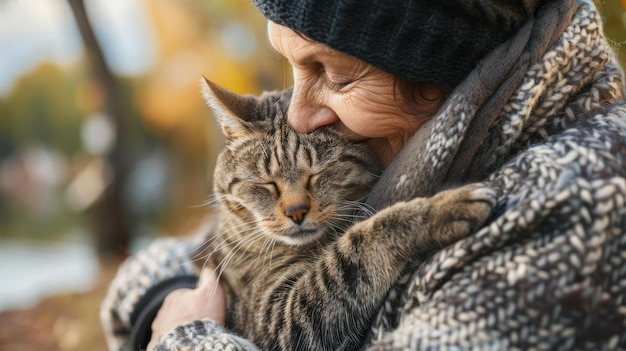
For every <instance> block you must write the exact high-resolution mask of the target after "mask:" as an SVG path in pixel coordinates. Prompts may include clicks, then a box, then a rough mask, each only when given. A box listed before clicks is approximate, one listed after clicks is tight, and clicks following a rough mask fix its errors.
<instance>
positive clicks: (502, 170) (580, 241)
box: [102, 0, 626, 350]
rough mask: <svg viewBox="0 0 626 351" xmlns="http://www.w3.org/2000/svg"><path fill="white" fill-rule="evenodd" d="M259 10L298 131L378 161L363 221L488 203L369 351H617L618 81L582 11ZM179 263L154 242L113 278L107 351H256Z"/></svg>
mask: <svg viewBox="0 0 626 351" xmlns="http://www.w3.org/2000/svg"><path fill="white" fill-rule="evenodd" d="M255 5H256V6H257V7H258V8H259V10H260V11H261V12H262V13H263V15H264V16H266V17H267V19H268V20H269V22H268V33H269V39H270V43H271V44H272V46H273V47H274V48H275V49H276V50H277V51H278V52H280V53H281V54H282V55H284V56H285V57H286V58H287V59H288V60H289V62H290V63H291V64H292V66H293V74H294V82H295V86H294V94H293V98H292V101H291V105H290V107H289V111H288V116H289V122H290V123H291V124H292V126H293V127H294V128H295V129H296V130H297V131H299V132H307V131H311V130H313V129H315V128H318V127H320V126H324V125H332V126H334V127H335V128H336V129H337V130H339V131H341V132H343V133H344V134H345V135H346V136H347V137H348V138H350V139H351V140H354V141H359V142H365V143H367V144H368V145H369V146H370V147H371V149H372V150H373V151H374V152H376V154H377V155H378V156H379V158H380V159H381V160H382V162H383V163H384V165H385V167H386V169H385V172H384V174H383V176H382V178H381V179H380V181H379V182H378V184H377V185H376V187H375V188H374V189H373V191H372V193H371V194H370V196H369V198H368V202H369V204H370V205H371V206H373V207H374V208H377V209H381V208H384V207H386V206H388V205H390V204H393V203H394V202H397V201H401V200H407V199H411V198H414V197H417V196H430V195H432V194H433V193H435V192H437V190H438V189H442V188H448V187H452V186H455V185H458V184H461V183H468V182H474V181H482V182H486V183H487V184H489V185H490V186H492V187H493V188H494V189H496V190H497V191H498V193H499V201H498V207H497V209H496V214H495V216H494V218H493V219H492V220H491V222H490V223H489V224H488V225H487V227H485V228H483V229H482V230H480V231H479V232H478V233H476V234H474V235H471V236H470V237H468V238H466V239H463V240H462V241H460V242H458V243H457V244H455V245H452V246H450V247H448V248H445V249H443V250H442V251H440V252H438V253H436V254H435V255H434V257H433V258H432V259H431V260H430V261H428V262H427V263H426V264H424V265H423V266H421V267H420V269H419V271H417V272H410V274H408V275H407V276H406V277H404V278H403V279H401V280H400V281H399V282H398V283H397V284H396V286H394V287H393V289H392V291H390V293H389V295H388V298H387V301H385V303H384V304H383V307H382V308H381V310H380V312H379V314H378V317H377V319H376V320H375V321H374V324H373V325H372V333H371V334H370V335H369V336H368V338H367V339H366V340H363V341H362V343H363V347H365V348H372V349H430V348H448V347H455V348H457V349H458V348H460V349H465V348H468V349H469V348H479V349H483V348H484V349H530V348H536V349H557V348H558V349H570V348H572V349H594V350H595V349H617V348H624V347H626V270H624V268H623V267H624V264H625V263H626V262H625V260H626V206H625V201H626V107H625V106H624V104H623V98H624V86H623V73H622V70H621V68H620V67H619V66H618V64H617V63H616V60H615V55H614V53H613V52H612V50H611V48H610V46H609V44H608V43H607V41H606V39H605V38H604V36H603V33H602V22H601V19H600V15H599V13H598V12H597V10H596V9H595V7H594V6H593V4H592V3H590V2H586V1H575V0H543V1H542V0H512V1H496V0H493V1H473V0H450V1H420V0H404V1H402V0H392V1H376V0H359V1H357V0H333V1H331V0H301V1H297V2H292V1H286V0H255ZM189 245H190V244H189V243H183V242H177V241H173V240H168V241H158V242H155V243H154V244H153V245H151V246H150V247H149V248H148V249H147V250H146V251H144V252H141V253H139V254H138V255H136V256H135V257H131V258H130V259H129V260H128V261H127V262H126V263H125V264H124V265H123V266H122V267H121V268H120V270H119V273H118V275H117V277H116V278H115V280H114V281H113V282H112V283H111V287H110V291H109V294H108V296H107V299H106V300H105V302H104V303H103V308H102V317H103V323H104V326H105V332H106V334H107V339H108V341H109V347H110V348H111V349H117V348H119V347H120V346H121V345H123V344H126V345H133V346H137V345H140V346H143V345H146V343H147V342H148V339H149V338H150V328H151V329H152V341H151V344H150V347H155V349H157V350H169V349H179V348H185V349H198V350H200V349H202V350H208V349H213V348H217V347H224V348H226V347H234V348H235V349H244V348H245V349H254V348H255V347H254V345H252V344H251V343H249V342H247V341H246V340H243V339H241V338H239V337H238V336H236V335H233V334H231V333H229V331H228V330H226V329H224V328H223V327H221V326H220V322H223V320H224V314H225V311H224V301H223V296H222V295H221V291H220V290H218V291H217V294H215V295H211V293H212V291H211V293H210V292H209V290H210V289H208V288H206V287H207V286H213V283H214V282H215V278H213V277H211V276H207V277H203V280H202V283H201V284H200V286H199V287H198V288H196V289H193V287H195V284H196V278H195V277H194V276H193V273H192V270H191V266H190V264H189V262H188V261H189V259H188V258H187V257H186V256H185V255H186V253H187V252H189V249H188V247H189ZM185 287H187V288H189V289H179V288H185ZM166 296H167V298H165V297H166ZM164 299H165V302H164V303H163V300H164ZM162 303H163V304H162ZM161 304H162V307H161ZM157 312H158V313H157ZM157 314H158V316H157V318H156V319H154V317H155V316H156V315H157ZM153 320H154V322H153Z"/></svg>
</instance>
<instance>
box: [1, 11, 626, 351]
mask: <svg viewBox="0 0 626 351" xmlns="http://www.w3.org/2000/svg"><path fill="white" fill-rule="evenodd" d="M599 6H600V8H601V10H602V12H603V14H604V15H605V25H606V27H605V31H606V33H607V36H608V37H609V38H610V39H611V40H612V42H613V43H614V46H615V48H616V50H618V52H619V53H620V59H621V60H622V62H626V60H625V58H626V55H625V54H624V53H625V52H626V51H624V50H623V49H622V48H621V44H622V43H623V42H626V30H625V28H626V12H625V6H626V0H624V1H619V0H608V1H600V2H599ZM202 75H204V76H206V77H207V78H209V79H211V80H213V81H214V82H217V83H218V84H221V85H223V86H225V87H227V88H229V89H231V90H234V91H237V92H240V93H247V92H249V93H254V94H258V93H260V92H261V91H262V90H267V89H282V88H284V87H286V86H289V85H290V84H291V75H290V68H289V66H288V64H287V63H286V62H284V60H282V59H281V58H279V57H278V56H277V55H275V54H274V52H273V51H272V50H271V48H270V47H269V45H268V43H267V40H266V33H265V20H264V19H263V18H262V16H261V15H260V14H259V13H258V11H257V10H256V8H255V7H254V6H253V5H252V4H251V0H229V1H223V0H0V324H1V325H2V326H3V327H2V328H0V349H2V350H39V349H45V350H105V349H106V348H105V345H104V341H103V338H102V334H101V331H100V326H99V324H98V307H99V303H100V301H101V299H102V296H103V295H104V291H105V289H106V284H107V282H108V281H109V280H110V279H111V277H112V275H113V274H114V271H115V268H116V267H117V266H118V264H119V263H120V262H121V260H123V259H124V258H125V257H126V256H127V255H129V254H130V253H132V252H134V251H136V250H138V249H140V248H141V247H142V246H143V245H145V243H146V242H149V241H150V240H151V239H153V238H155V237H159V236H165V235H174V236H175V235H185V234H187V233H189V232H190V231H192V230H193V229H194V228H195V227H196V226H197V225H198V224H199V223H200V221H201V220H202V218H203V216H205V215H206V214H207V211H210V209H209V208H208V207H207V206H206V204H207V201H208V200H209V198H210V193H211V186H210V184H211V172H212V171H211V168H212V164H213V160H214V158H215V156H216V154H217V153H218V152H219V150H220V149H221V147H222V143H223V139H222V137H221V134H220V133H219V131H218V129H217V128H216V125H215V123H214V121H213V120H212V117H211V114H210V112H209V109H208V108H207V107H206V106H205V105H204V102H203V101H202V99H201V95H200V92H199V81H200V77H201V76H202Z"/></svg>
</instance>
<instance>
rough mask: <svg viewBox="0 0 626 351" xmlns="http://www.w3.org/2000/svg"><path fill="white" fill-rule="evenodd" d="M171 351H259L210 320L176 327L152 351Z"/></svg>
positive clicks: (248, 342)
mask: <svg viewBox="0 0 626 351" xmlns="http://www.w3.org/2000/svg"><path fill="white" fill-rule="evenodd" d="M172 350H189V351H201V350H207V351H208V350H230V351H235V350H242V351H256V350H259V348H258V347H256V346H255V345H254V344H252V343H251V342H250V341H248V340H246V339H244V338H242V337H240V336H237V335H235V334H234V333H232V332H230V331H228V330H227V329H226V328H224V327H223V326H221V325H219V324H217V323H216V322H215V321H213V320H211V319H202V320H196V321H193V322H189V323H186V324H183V325H180V326H178V327H176V329H174V330H172V331H171V332H169V333H167V334H165V335H163V336H162V337H161V339H160V340H159V343H158V344H157V345H156V346H155V348H154V351H172Z"/></svg>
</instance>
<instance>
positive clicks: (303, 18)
mask: <svg viewBox="0 0 626 351" xmlns="http://www.w3.org/2000/svg"><path fill="white" fill-rule="evenodd" d="M541 1H542V0H253V2H254V4H255V5H256V6H257V7H258V8H259V10H260V11H261V13H262V14H263V15H264V16H265V17H266V18H267V19H268V20H271V21H273V22H276V23H279V24H282V25H285V26H287V27H290V28H292V29H294V30H296V31H298V32H300V33H302V34H304V35H305V36H307V37H309V38H311V39H313V40H315V41H318V42H321V43H324V44H326V45H328V46H330V47H332V48H334V49H336V50H338V51H341V52H344V53H346V54H349V55H352V56H355V57H358V58H360V59H362V60H364V61H366V62H369V63H371V64H373V65H374V66H376V67H378V68H380V69H382V70H385V71H387V72H390V73H393V74H397V75H399V76H402V77H404V78H407V79H409V80H413V81H419V82H428V83H438V84H446V85H449V86H451V87H454V86H456V85H457V84H458V83H460V82H461V81H462V80H463V79H464V78H465V77H466V76H467V75H468V74H469V72H470V71H471V70H472V69H473V68H474V67H475V66H476V64H477V63H478V61H480V59H482V58H483V57H484V56H485V55H486V54H487V53H488V52H489V51H490V50H492V49H493V48H494V47H495V46H497V45H498V44H500V43H502V42H504V41H506V40H507V39H508V38H509V37H511V36H512V35H513V33H514V32H515V31H516V30H517V29H518V28H519V27H520V26H521V25H522V24H524V22H525V21H527V20H528V19H529V18H530V17H532V16H533V13H534V11H535V9H536V7H537V4H538V3H539V2H541Z"/></svg>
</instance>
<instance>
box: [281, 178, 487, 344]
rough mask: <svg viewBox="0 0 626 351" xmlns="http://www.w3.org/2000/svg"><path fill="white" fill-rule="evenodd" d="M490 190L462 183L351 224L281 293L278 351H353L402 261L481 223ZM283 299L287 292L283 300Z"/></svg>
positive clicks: (423, 254)
mask: <svg viewBox="0 0 626 351" xmlns="http://www.w3.org/2000/svg"><path fill="white" fill-rule="evenodd" d="M495 203H496V200H495V192H494V191H492V190H491V189H489V188H487V187H485V186H483V185H479V184H478V185H467V186H463V187H460V188H457V189H453V190H447V191H444V192H441V193H439V194H437V195H435V196H433V197H431V198H417V199H414V200H411V201H408V202H402V203H398V204H395V205H393V206H391V207H389V208H387V209H385V210H383V211H381V212H379V213H377V214H376V215H374V216H373V217H371V218H369V219H368V220H366V221H363V222H360V223H357V224H355V225H354V226H353V227H351V228H350V229H348V231H347V232H346V233H345V234H344V235H343V236H342V237H341V238H339V240H338V241H337V242H336V243H335V245H333V246H332V247H331V249H330V250H328V251H327V252H326V254H325V255H324V257H322V260H320V261H318V262H317V265H316V266H315V267H314V268H313V267H312V269H310V270H309V271H307V272H306V273H304V274H303V275H302V276H301V277H300V279H299V280H298V281H297V282H296V283H295V284H294V285H295V286H294V287H293V289H292V290H291V291H290V293H289V294H288V295H283V296H285V300H284V303H285V305H286V306H288V308H286V309H285V310H284V312H285V313H286V314H287V316H283V317H287V318H284V319H285V320H289V321H290V323H289V324H286V325H284V326H285V327H284V328H282V330H281V332H280V334H281V336H280V337H279V338H280V344H281V345H280V346H281V348H282V349H298V348H299V346H302V345H305V346H306V347H307V348H308V349H315V350H338V349H358V348H359V347H360V343H359V342H360V340H362V338H363V337H364V335H365V333H366V332H367V328H368V326H369V324H370V323H371V320H372V319H373V317H374V316H375V314H376V312H377V310H378V309H379V308H380V304H381V303H382V301H383V299H384V297H385V295H386V294H387V292H388V291H389V289H390V287H391V286H392V284H393V283H394V282H395V281H396V280H397V279H398V277H399V275H400V273H401V271H402V269H403V268H404V267H405V266H406V265H407V263H408V262H412V263H420V262H422V261H424V260H425V259H426V258H428V257H429V256H430V255H431V254H432V253H433V252H435V251H437V250H439V249H441V248H443V247H445V246H448V245H450V244H452V243H454V242H456V241H458V240H460V239H462V238H464V237H466V236H467V235H469V234H471V233H473V232H474V231H476V230H477V229H478V228H480V227H481V226H482V225H483V224H484V222H485V221H486V220H487V218H488V217H489V215H490V213H491V210H492V208H493V206H494V205H495ZM286 296H288V297H286Z"/></svg>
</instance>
